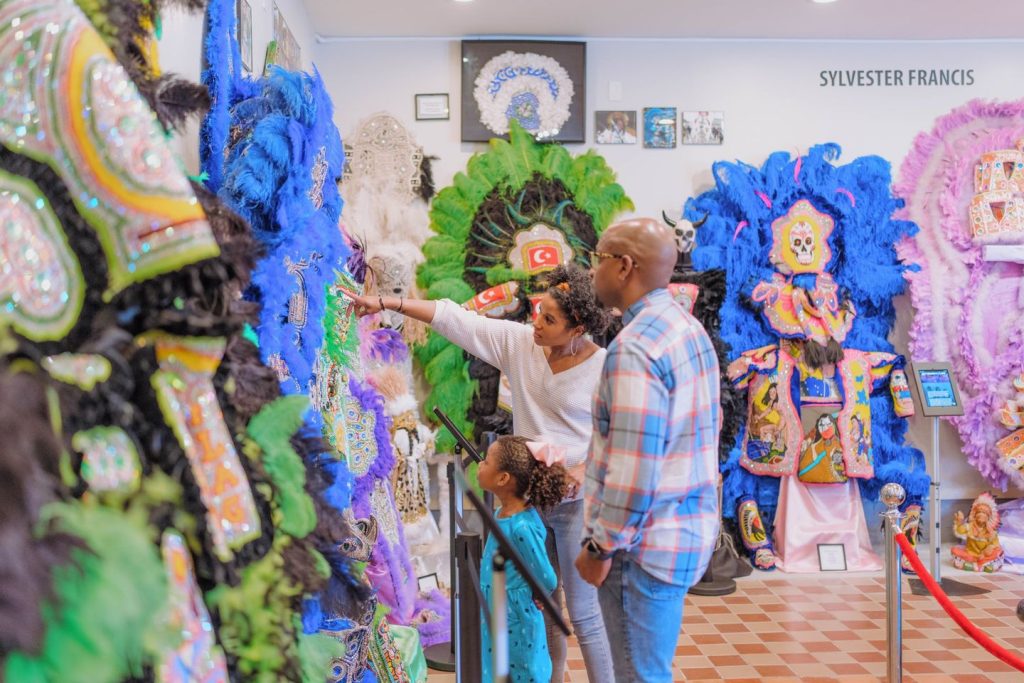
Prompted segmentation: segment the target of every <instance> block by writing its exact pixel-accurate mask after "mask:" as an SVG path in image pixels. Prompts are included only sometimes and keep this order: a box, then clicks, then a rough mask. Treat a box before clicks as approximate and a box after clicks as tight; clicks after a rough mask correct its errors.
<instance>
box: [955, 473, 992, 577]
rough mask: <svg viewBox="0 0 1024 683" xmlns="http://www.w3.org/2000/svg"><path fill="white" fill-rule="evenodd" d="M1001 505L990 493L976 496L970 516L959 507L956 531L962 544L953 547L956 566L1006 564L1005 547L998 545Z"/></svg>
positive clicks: (977, 568) (989, 570) (985, 567)
mask: <svg viewBox="0 0 1024 683" xmlns="http://www.w3.org/2000/svg"><path fill="white" fill-rule="evenodd" d="M998 529H999V509H998V508H997V507H996V501H995V499H994V498H993V497H992V494H990V493H987V492H986V493H982V494H981V495H980V496H978V497H977V498H975V499H974V502H973V503H972V504H971V511H970V513H968V517H967V520H966V521H965V520H964V513H963V512H960V511H957V513H956V515H955V516H954V517H953V533H954V534H956V537H957V538H959V539H961V540H963V541H964V543H963V545H958V546H956V547H954V548H953V566H955V567H956V568H957V569H963V570H964V571H969V572H971V571H974V572H987V573H992V572H995V571H998V570H999V568H1000V567H1002V566H1003V548H1002V546H1000V545H999V534H998V533H997V530H998Z"/></svg>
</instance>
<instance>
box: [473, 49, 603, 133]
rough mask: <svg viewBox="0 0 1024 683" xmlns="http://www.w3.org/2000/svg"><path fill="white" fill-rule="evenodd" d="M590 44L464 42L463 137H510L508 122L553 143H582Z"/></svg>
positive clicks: (584, 129)
mask: <svg viewBox="0 0 1024 683" xmlns="http://www.w3.org/2000/svg"><path fill="white" fill-rule="evenodd" d="M586 64H587V44H586V43H584V42H577V41H566V40H464V41H462V141H463V142H487V141H488V140H490V139H491V138H495V137H506V136H507V135H508V131H509V126H510V121H516V122H517V123H518V124H519V125H520V126H522V127H523V128H525V129H526V130H527V131H529V132H530V133H532V134H533V136H534V137H535V138H537V139H538V140H542V141H550V142H584V141H585V134H586V121H585V120H584V103H585V102H586V87H585V86H586V83H585V80H586Z"/></svg>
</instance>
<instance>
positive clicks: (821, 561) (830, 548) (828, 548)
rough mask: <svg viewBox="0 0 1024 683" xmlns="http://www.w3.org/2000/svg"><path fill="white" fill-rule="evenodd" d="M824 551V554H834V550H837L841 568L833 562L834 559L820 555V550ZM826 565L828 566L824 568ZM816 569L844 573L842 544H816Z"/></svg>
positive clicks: (844, 548)
mask: <svg viewBox="0 0 1024 683" xmlns="http://www.w3.org/2000/svg"><path fill="white" fill-rule="evenodd" d="M823 548H824V549H825V552H826V553H835V552H836V549H837V548H838V549H839V555H841V556H842V558H843V565H842V567H840V566H839V563H838V562H836V561H835V558H834V557H827V555H826V556H823V555H822V552H821V551H822V549H823ZM826 564H827V565H828V566H826ZM818 569H819V570H821V571H823V572H845V571H846V546H845V545H843V544H842V543H819V544H818Z"/></svg>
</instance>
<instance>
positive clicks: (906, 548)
mask: <svg viewBox="0 0 1024 683" xmlns="http://www.w3.org/2000/svg"><path fill="white" fill-rule="evenodd" d="M896 543H898V544H899V546H900V548H902V549H903V554H904V555H906V556H907V559H908V560H910V566H911V567H913V568H914V571H915V572H917V577H918V578H919V579H921V582H922V583H923V584H924V585H925V587H926V588H927V589H928V592H929V593H931V594H932V597H933V598H935V599H936V600H937V601H938V603H939V604H940V605H942V609H944V610H946V614H948V615H949V616H950V617H952V618H953V621H955V622H956V623H957V625H958V626H959V627H960V628H962V629H963V630H964V631H965V632H966V633H967V635H969V636H970V637H971V638H974V640H976V641H977V642H978V644H979V645H981V646H982V647H983V648H985V649H986V650H988V651H989V652H991V653H992V654H994V655H995V656H996V657H998V658H999V659H1001V660H1003V661H1004V662H1006V663H1007V664H1009V665H1010V666H1012V667H1013V668H1015V669H1017V670H1019V671H1024V659H1021V658H1020V657H1019V656H1017V655H1015V654H1013V653H1012V652H1010V651H1009V650H1007V649H1006V648H1004V647H1003V646H1002V645H1000V644H999V643H997V642H996V641H994V640H992V638H990V637H989V636H988V634H986V633H984V632H983V631H982V630H981V629H979V628H978V627H977V626H975V625H974V624H972V623H971V620H970V619H968V618H967V617H966V616H964V613H963V612H961V611H960V610H959V609H957V608H956V605H954V604H953V603H952V602H951V601H950V599H949V596H948V595H946V593H945V592H944V591H943V590H942V587H941V586H940V585H939V584H938V583H936V581H935V579H934V578H932V575H931V574H929V573H928V570H927V569H925V566H924V562H922V561H921V558H920V557H918V556H917V552H916V551H915V550H914V546H912V545H910V541H908V540H907V537H906V536H904V535H903V534H902V533H898V534H896Z"/></svg>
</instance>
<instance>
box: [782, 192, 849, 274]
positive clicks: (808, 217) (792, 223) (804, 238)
mask: <svg viewBox="0 0 1024 683" xmlns="http://www.w3.org/2000/svg"><path fill="white" fill-rule="evenodd" d="M834 227H835V221H834V220H833V219H832V217H831V216H829V215H828V214H826V213H822V212H821V211H818V209H816V208H815V207H814V205H813V204H811V203H810V202H809V201H807V200H806V199H801V200H800V201H798V202H797V203H795V204H794V205H793V206H792V207H791V208H790V210H789V211H788V212H787V213H786V215H785V216H780V217H779V218H777V219H776V220H775V221H774V222H773V223H772V235H773V236H774V241H773V243H772V250H771V253H770V254H769V258H770V259H771V262H772V264H773V265H774V266H775V269H776V270H778V271H779V272H780V273H784V274H786V275H796V274H799V273H821V272H822V271H824V270H825V267H826V266H827V265H828V262H829V261H831V260H832V249H831V248H830V247H829V246H828V238H829V235H831V234H832V230H833V229H834Z"/></svg>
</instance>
